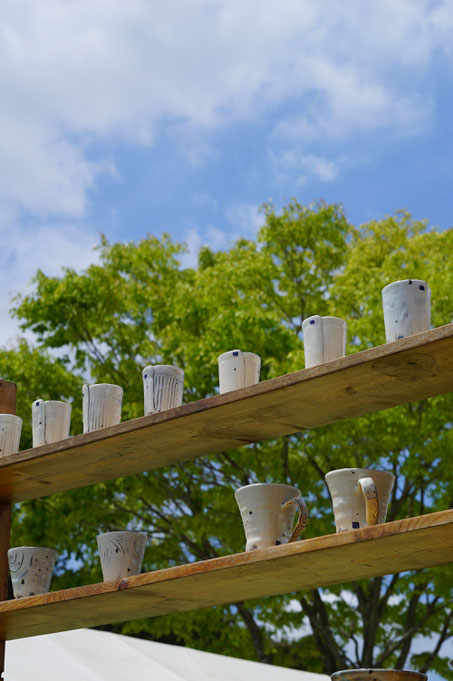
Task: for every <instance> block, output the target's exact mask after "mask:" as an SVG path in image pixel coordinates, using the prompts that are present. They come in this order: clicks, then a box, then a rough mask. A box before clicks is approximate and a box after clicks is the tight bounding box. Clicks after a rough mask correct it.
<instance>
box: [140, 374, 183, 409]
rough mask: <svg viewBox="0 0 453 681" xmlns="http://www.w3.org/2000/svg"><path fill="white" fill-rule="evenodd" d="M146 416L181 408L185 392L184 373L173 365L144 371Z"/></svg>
mask: <svg viewBox="0 0 453 681" xmlns="http://www.w3.org/2000/svg"><path fill="white" fill-rule="evenodd" d="M142 377H143V396H144V402H145V414H157V412H159V411H165V410H166V409H171V408H172V407H180V406H181V404H182V394H183V390H184V371H183V369H180V368H179V367H175V366H172V365H171V364H156V365H154V366H152V365H150V366H147V367H145V368H144V369H143V371H142Z"/></svg>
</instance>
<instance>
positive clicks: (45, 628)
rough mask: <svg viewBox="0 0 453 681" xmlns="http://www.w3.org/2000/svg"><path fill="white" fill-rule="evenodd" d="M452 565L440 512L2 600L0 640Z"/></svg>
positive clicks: (451, 520) (452, 544)
mask: <svg viewBox="0 0 453 681" xmlns="http://www.w3.org/2000/svg"><path fill="white" fill-rule="evenodd" d="M238 524H240V519H239V513H238ZM452 561H453V510H449V511H440V512H437V513H429V514H427V515H423V516H418V517H416V518H405V519H403V520H397V521H394V522H391V523H383V524H382V525H374V526H372V527H364V528H361V529H359V530H351V531H349V532H342V533H340V534H330V535H325V536H322V537H315V538H313V539H306V540H304V541H296V542H293V543H291V544H283V545H281V546H273V547H271V548H268V549H261V550H257V551H250V552H248V553H237V554H233V555H230V556H222V557H221V558H214V559H212V560H205V561H202V562H199V563H191V564H189V565H178V566H176V567H171V568H167V569H165V570H156V571H155V572H147V573H144V574H142V575H136V576H133V577H129V578H125V579H122V580H120V581H112V582H102V583H100V584H89V585H87V586H80V587H75V588H72V589H65V590H63V591H54V592H52V593H47V594H41V595H37V596H29V597H28V598H19V599H17V600H10V601H6V602H4V603H0V636H1V637H2V638H4V639H6V640H10V639H16V638H23V637H26V636H37V635H40V634H50V633H52V632H56V631H66V630H68V629H78V628H81V627H94V626H99V625H103V624H110V623H114V622H125V621H128V620H132V619H137V618H142V617H156V616H158V615H167V614H169V613H175V612H187V611H189V610H197V609H199V608H206V607H210V606H213V605H221V604H225V603H235V602H236V601H240V600H244V599H247V600H250V599H252V598H263V597H264V596H273V595H277V594H283V593H289V592H293V591H302V590H305V589H314V588H316V587H319V586H329V585H330V584H347V583H350V582H352V581H355V580H358V579H368V578H370V577H377V576H380V575H386V574H392V573H396V572H402V571H404V570H420V569H423V568H427V567H433V566H438V565H444V564H446V563H451V562H452Z"/></svg>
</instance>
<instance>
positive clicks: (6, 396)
mask: <svg viewBox="0 0 453 681" xmlns="http://www.w3.org/2000/svg"><path fill="white" fill-rule="evenodd" d="M15 413H16V384H15V383H10V382H9V381H3V380H1V379H0V414H15ZM10 527H11V504H0V601H6V600H7V599H8V557H7V551H8V549H9V542H10ZM4 671H5V641H0V677H1V678H3V673H4Z"/></svg>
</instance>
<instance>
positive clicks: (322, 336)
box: [302, 314, 347, 369]
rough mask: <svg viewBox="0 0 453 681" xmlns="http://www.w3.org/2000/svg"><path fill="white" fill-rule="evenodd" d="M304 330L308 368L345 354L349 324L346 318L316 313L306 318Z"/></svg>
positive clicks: (303, 325) (306, 366)
mask: <svg viewBox="0 0 453 681" xmlns="http://www.w3.org/2000/svg"><path fill="white" fill-rule="evenodd" d="M302 331H303V334H304V354H305V368H306V369H308V367H314V366H316V365H317V364H323V363H324V362H330V361H331V360H333V359H338V358H339V357H344V356H345V354H346V333H347V325H346V322H345V321H344V319H340V318H339V317H320V316H319V315H317V314H316V315H313V316H312V317H308V318H307V319H304V321H303V322H302Z"/></svg>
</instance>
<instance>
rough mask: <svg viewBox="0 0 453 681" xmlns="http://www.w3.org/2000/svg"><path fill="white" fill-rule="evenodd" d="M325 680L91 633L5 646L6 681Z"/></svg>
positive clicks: (325, 679)
mask: <svg viewBox="0 0 453 681" xmlns="http://www.w3.org/2000/svg"><path fill="white" fill-rule="evenodd" d="M328 678H329V677H328V676H325V675H323V674H313V673H311V672H302V671H296V670H294V669H285V668H283V667H275V666H272V665H267V664H261V663H259V662H249V661H248V660H240V659H236V658H233V657H226V656H223V655H216V654H214V653H205V652H202V651H200V650H193V649H192V648H183V647H180V646H172V645H168V644H165V643H155V642H154V641H144V640H142V639H138V638H132V637H130V636H120V635H119V634H111V633H109V632H105V631H97V630H93V629H78V630H75V631H65V632H62V633H59V634H47V635H46V636H35V637H33V638H24V639H19V640H17V641H8V642H7V644H6V664H5V681H31V679H33V681H81V679H83V681H145V680H146V681H328Z"/></svg>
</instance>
